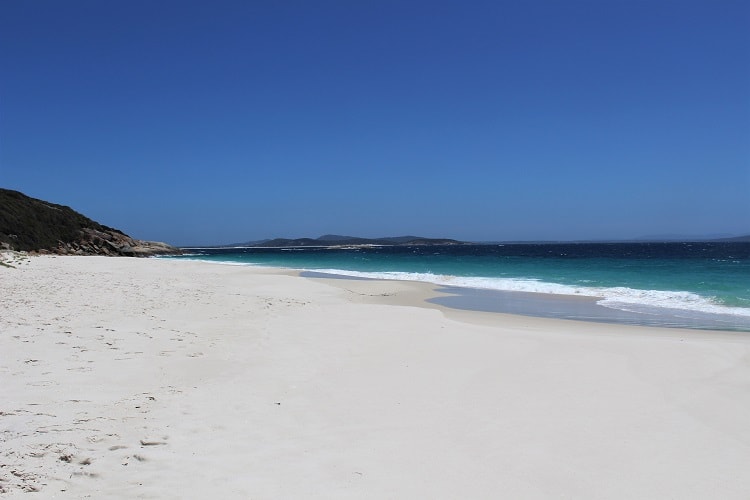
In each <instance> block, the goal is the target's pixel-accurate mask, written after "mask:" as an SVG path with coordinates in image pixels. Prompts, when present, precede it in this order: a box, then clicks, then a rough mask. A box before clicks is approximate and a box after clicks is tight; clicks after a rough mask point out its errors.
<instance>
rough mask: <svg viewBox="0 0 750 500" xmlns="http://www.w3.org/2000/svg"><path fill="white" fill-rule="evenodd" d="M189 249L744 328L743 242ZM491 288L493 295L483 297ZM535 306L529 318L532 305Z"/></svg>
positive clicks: (238, 259)
mask: <svg viewBox="0 0 750 500" xmlns="http://www.w3.org/2000/svg"><path fill="white" fill-rule="evenodd" d="M189 251H190V252H191V253H190V254H189V255H184V256H180V257H174V258H180V259H199V260H205V261H213V262H224V263H231V264H245V265H260V266H270V267H281V268H289V269H298V270H304V271H315V272H323V273H328V274H337V275H344V276H352V277H360V278H375V279H396V280H413V281H424V282H429V283H434V284H437V285H442V286H443V287H444V289H445V290H452V291H453V293H456V290H459V292H460V291H461V290H465V291H466V292H467V293H468V294H469V295H471V293H476V291H477V290H482V291H483V292H482V299H481V301H479V302H482V303H483V304H484V305H483V306H481V307H478V308H480V309H481V308H488V304H491V306H490V307H489V308H488V309H491V310H497V311H506V312H519V311H518V310H515V309H514V308H513V307H510V306H509V307H506V308H504V307H503V303H512V302H513V301H512V300H509V297H512V296H513V295H508V292H533V293H539V294H547V295H544V296H537V297H540V298H542V299H546V300H549V299H550V298H552V297H554V296H577V297H593V298H595V301H592V302H594V303H595V304H597V305H598V306H599V310H600V311H611V314H607V313H606V312H605V313H603V314H599V316H601V317H598V318H588V317H586V316H587V313H583V312H582V313H579V314H578V316H576V313H570V314H568V313H560V314H549V315H551V316H557V317H570V318H573V319H595V320H603V321H613V322H624V323H634V324H652V325H661V326H685V327H691V328H709V329H722V330H739V331H750V243H715V242H710V243H564V244H552V243H544V244H492V245H474V244H471V245H446V246H384V247H363V248H354V247H349V248H310V247H304V248H231V249H191V250H189ZM469 291H472V292H471V293H469ZM492 291H494V292H497V293H496V294H494V295H493V294H492V293H491V292H492ZM516 296H517V297H520V296H523V297H533V296H532V295H529V294H517V295H516ZM493 297H494V298H493ZM493 301H495V303H493ZM465 303H466V301H464V304H465ZM540 303H541V302H540ZM447 305H450V304H449V303H447ZM470 308H471V307H470ZM532 309H534V308H532ZM535 310H536V311H537V312H538V311H539V308H538V307H537V308H535ZM520 312H522V311H520ZM522 313H523V312H522ZM535 315H536V314H535ZM541 315H545V314H541Z"/></svg>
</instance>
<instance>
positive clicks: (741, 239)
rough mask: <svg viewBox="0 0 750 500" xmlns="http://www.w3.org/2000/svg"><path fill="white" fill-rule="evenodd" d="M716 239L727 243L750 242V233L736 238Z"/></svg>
mask: <svg viewBox="0 0 750 500" xmlns="http://www.w3.org/2000/svg"><path fill="white" fill-rule="evenodd" d="M714 241H722V242H726V243H746V242H750V234H748V235H746V236H736V237H734V238H720V239H718V240H714Z"/></svg>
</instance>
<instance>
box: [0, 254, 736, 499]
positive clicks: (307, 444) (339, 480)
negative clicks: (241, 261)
mask: <svg viewBox="0 0 750 500" xmlns="http://www.w3.org/2000/svg"><path fill="white" fill-rule="evenodd" d="M0 280H2V283H3V287H4V291H5V293H4V294H3V296H2V297H0V307H2V311H3V314H2V315H0V332H2V333H3V335H0V352H2V353H3V355H2V356H0V401H2V402H3V403H2V405H3V406H2V407H0V430H2V433H1V434H0V436H1V439H2V446H0V463H1V464H2V465H3V467H0V490H2V489H4V490H5V491H7V492H10V493H13V492H21V491H40V492H41V493H40V494H41V495H42V496H43V497H45V498H47V497H56V498H80V497H83V496H87V495H90V496H102V497H111V498H133V497H146V498H165V497H166V498H201V497H205V496H208V495H214V496H215V495H216V494H217V493H218V494H220V495H221V496H223V497H230V498H248V497H260V498H302V497H304V498H321V499H322V498H326V499H329V498H353V497H355V498H373V499H375V498H425V497H429V498H460V497H464V498H492V497H498V496H509V497H522V498H549V497H551V496H556V497H563V498H602V497H606V498H635V497H640V498H645V497H651V498H653V497H670V496H672V497H691V498H715V497H717V496H720V497H722V498H728V499H733V498H737V499H739V498H744V497H745V496H746V492H747V491H749V490H750V478H748V477H747V475H746V474H745V468H746V464H747V463H748V461H750V431H748V429H747V426H746V422H747V420H748V418H750V396H749V395H748V393H747V391H746V390H745V389H744V388H745V385H746V384H745V382H746V380H748V379H749V378H750V366H748V363H747V361H746V360H747V359H748V357H750V337H748V336H747V335H742V334H735V333H731V332H721V331H719V332H712V331H702V330H685V329H676V328H674V329H673V328H653V327H641V326H629V325H618V324H605V323H593V322H579V321H572V320H559V319H551V318H534V317H528V316H516V315H509V314H503V313H486V312H474V311H463V310H458V309H450V308H447V307H443V306H440V305H438V304H431V303H428V302H425V298H428V297H430V296H434V295H435V293H434V288H435V287H434V286H431V285H429V284H426V283H417V282H397V281H370V280H340V279H328V278H301V277H299V276H297V275H295V273H293V272H285V271H284V270H280V269H273V268H253V267H249V266H216V265H208V264H206V263H203V262H196V261H189V260H174V259H114V258H111V257H47V256H45V257H32V258H29V259H25V260H24V262H23V263H22V264H19V265H18V266H17V267H16V268H15V269H11V268H4V267H2V268H0ZM655 470H658V471H659V472H658V474H656V473H655V472H654V471H655ZM446 471H448V472H449V473H446Z"/></svg>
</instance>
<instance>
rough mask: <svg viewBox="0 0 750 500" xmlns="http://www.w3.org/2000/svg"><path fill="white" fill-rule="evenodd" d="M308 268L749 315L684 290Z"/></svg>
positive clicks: (631, 306)
mask: <svg viewBox="0 0 750 500" xmlns="http://www.w3.org/2000/svg"><path fill="white" fill-rule="evenodd" d="M309 271H313V272H318V273H327V274H336V275H341V276H352V277H358V278H371V279H384V280H399V281H422V282H426V283H434V284H436V285H441V286H455V287H461V288H479V289H484V290H500V291H508V292H529V293H546V294H555V295H575V296H579V297H593V298H596V299H599V300H597V304H599V305H602V306H605V307H609V308H611V309H620V310H630V311H635V310H637V309H638V306H647V307H659V308H667V309H681V310H685V311H694V312H701V313H709V314H729V315H732V316H744V317H748V318H750V308H744V307H729V306H724V305H721V304H717V303H716V302H714V301H713V300H712V299H711V298H710V297H703V296H701V295H698V294H695V293H692V292H684V291H666V290H639V289H636V288H628V287H586V286H574V285H563V284H559V283H549V282H545V281H539V280H533V279H520V278H484V277H463V276H450V275H439V274H432V273H407V272H360V271H346V270H342V269H309Z"/></svg>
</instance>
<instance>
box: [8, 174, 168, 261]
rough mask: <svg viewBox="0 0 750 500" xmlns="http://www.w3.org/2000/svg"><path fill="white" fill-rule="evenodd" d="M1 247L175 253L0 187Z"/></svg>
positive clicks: (93, 252)
mask: <svg viewBox="0 0 750 500" xmlns="http://www.w3.org/2000/svg"><path fill="white" fill-rule="evenodd" d="M0 247H3V248H7V249H11V250H18V251H35V252H42V253H59V254H78V255H154V254H158V253H173V252H175V251H176V249H174V248H172V247H170V246H169V245H165V244H163V243H160V244H152V243H150V242H142V241H139V240H134V239H132V238H130V237H129V236H128V235H126V234H125V233H123V232H122V231H119V230H117V229H114V228H111V227H107V226H105V225H103V224H99V223H98V222H96V221H93V220H91V219H89V218H88V217H86V216H84V215H82V214H80V213H78V212H76V211H75V210H73V209H72V208H70V207H66V206H63V205H57V204H55V203H50V202H47V201H43V200H38V199H36V198H31V197H29V196H26V195H25V194H23V193H20V192H18V191H11V190H9V189H2V188H0Z"/></svg>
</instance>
